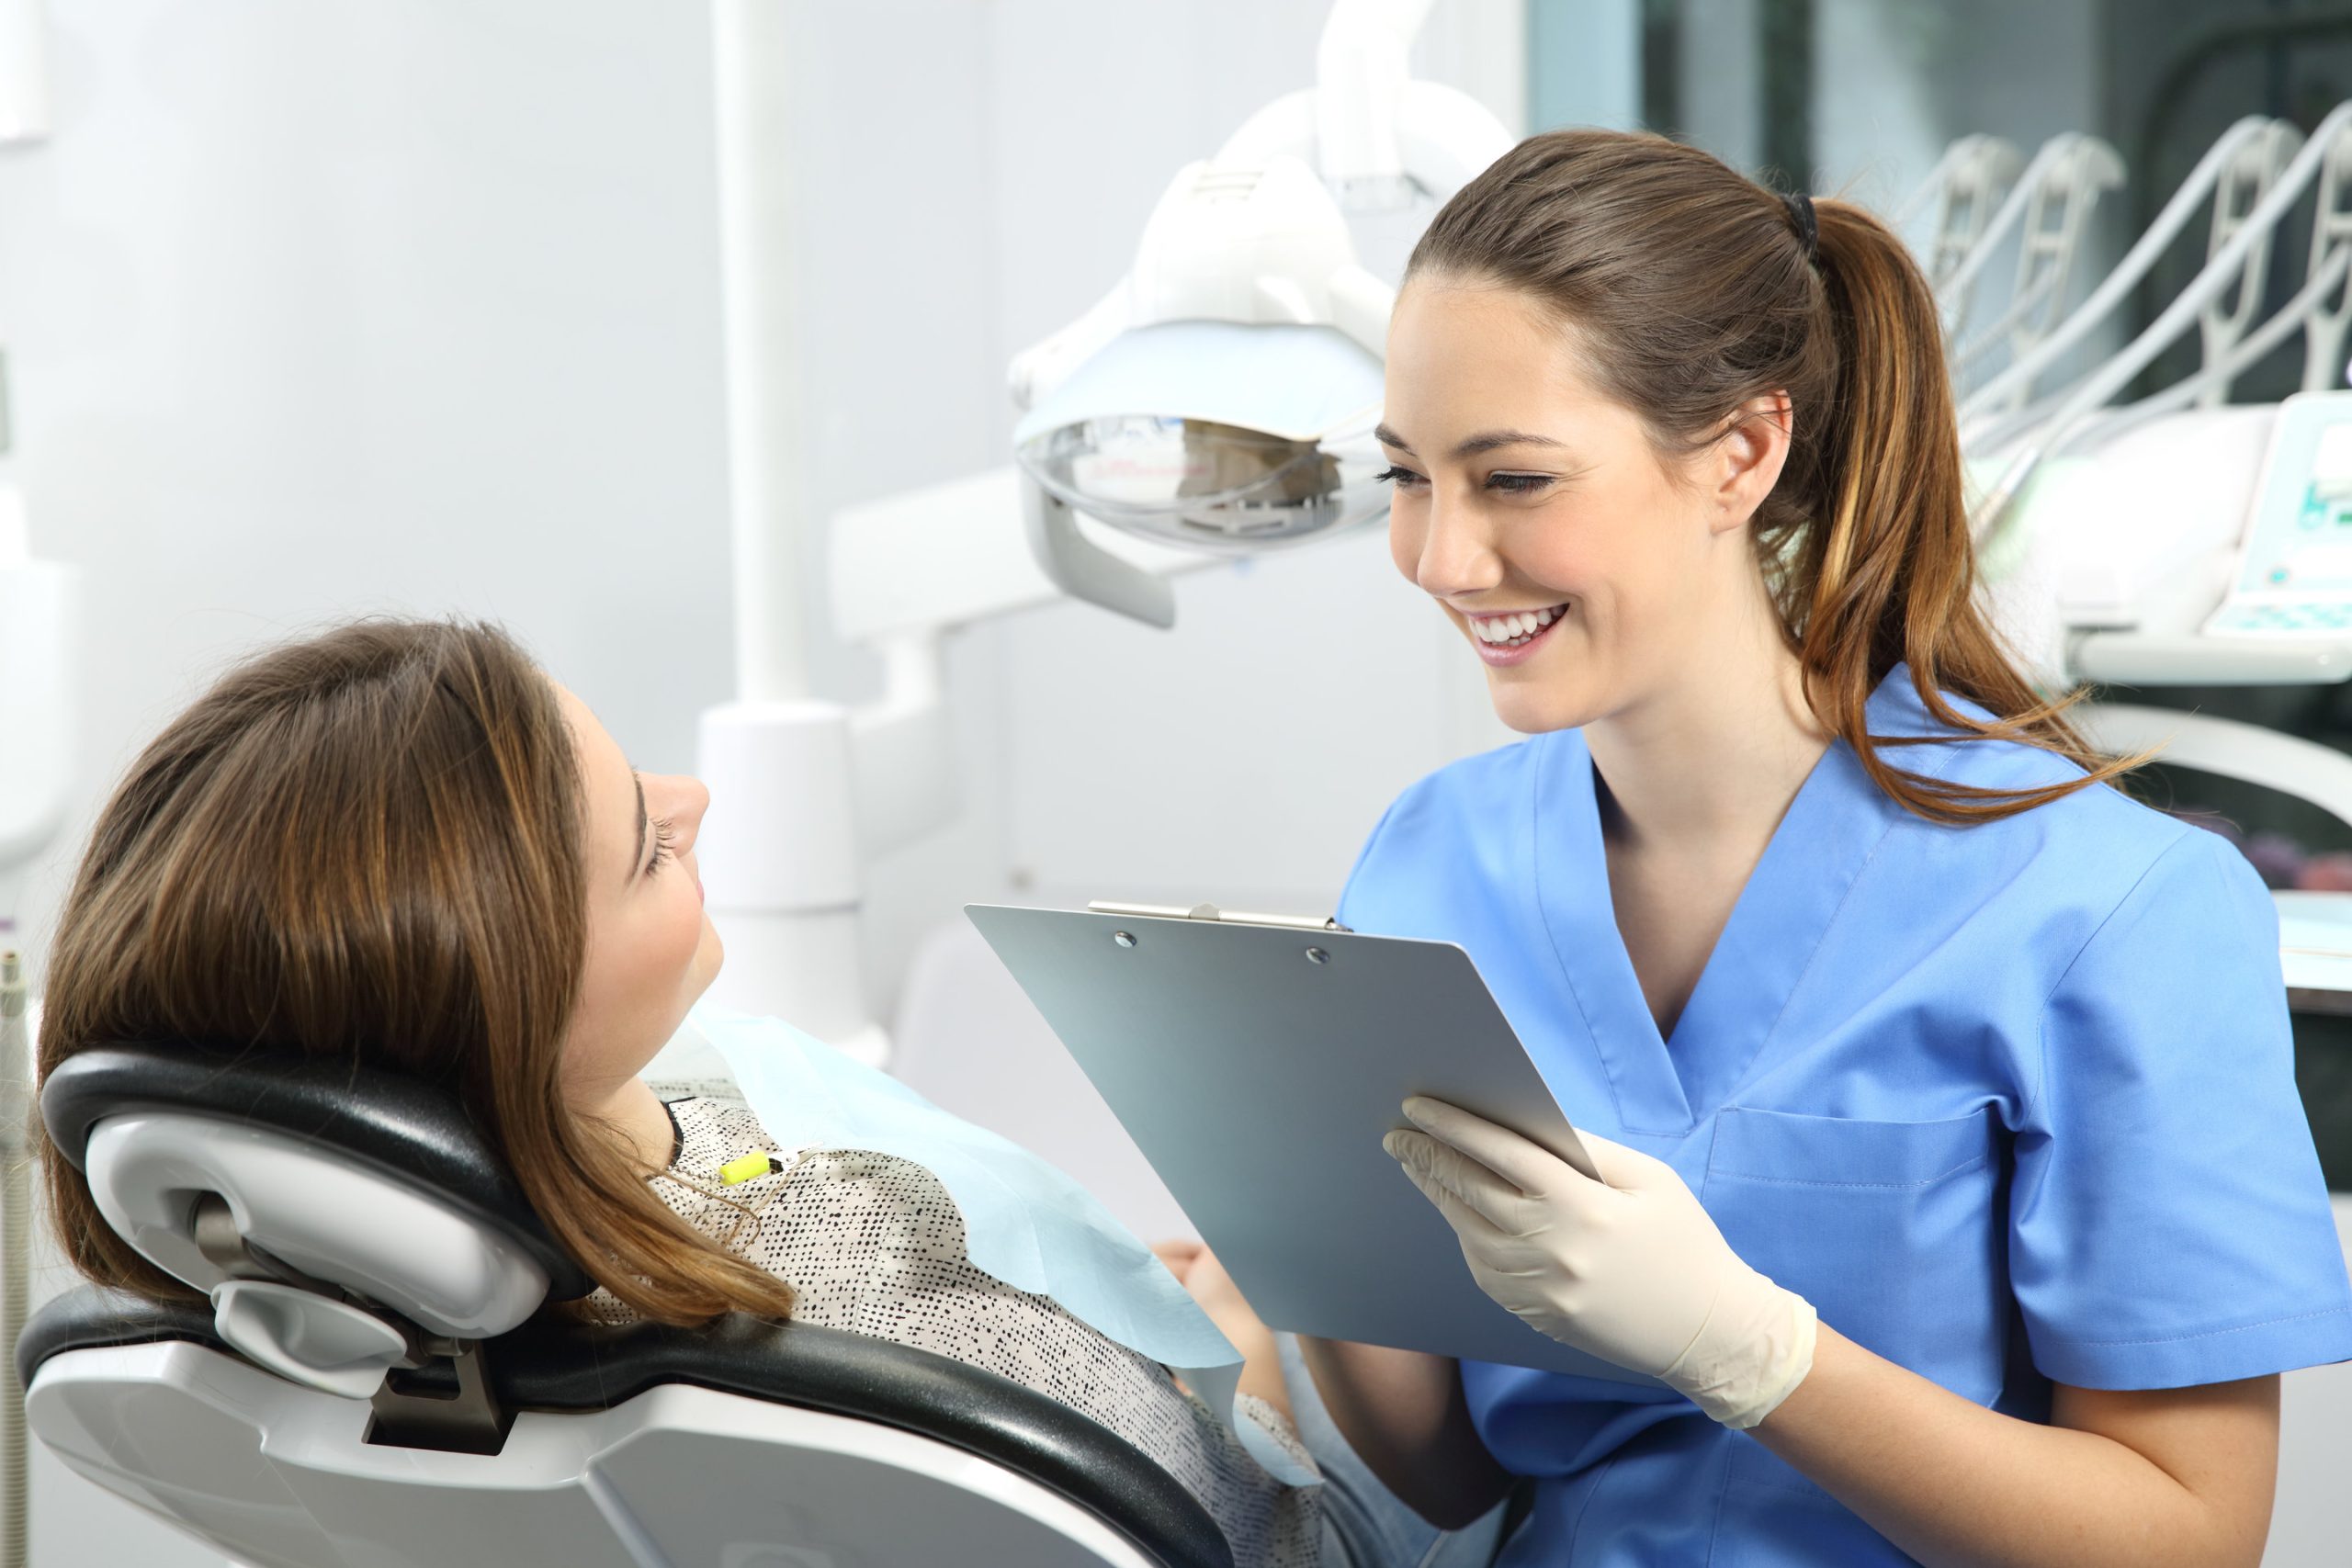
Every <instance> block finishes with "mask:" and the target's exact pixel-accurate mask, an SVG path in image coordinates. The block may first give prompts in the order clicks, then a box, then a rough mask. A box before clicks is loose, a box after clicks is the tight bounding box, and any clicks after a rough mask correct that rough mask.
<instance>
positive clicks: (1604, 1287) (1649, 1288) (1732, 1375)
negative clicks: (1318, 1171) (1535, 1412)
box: [1381, 1096, 1816, 1430]
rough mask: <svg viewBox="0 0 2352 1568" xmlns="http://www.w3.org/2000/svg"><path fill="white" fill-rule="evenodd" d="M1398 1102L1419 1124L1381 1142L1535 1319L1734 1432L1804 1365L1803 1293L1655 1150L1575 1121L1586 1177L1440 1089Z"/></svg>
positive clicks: (1479, 1274) (1806, 1307) (1507, 1301)
mask: <svg viewBox="0 0 2352 1568" xmlns="http://www.w3.org/2000/svg"><path fill="white" fill-rule="evenodd" d="M1405 1115H1406V1117H1407V1119H1408V1120H1409V1121H1411V1122H1412V1123H1413V1124H1414V1125H1415V1126H1417V1127H1419V1128H1420V1129H1421V1131H1420V1132H1418V1133H1414V1132H1407V1131H1405V1130H1403V1129H1401V1128H1400V1129H1398V1130H1397V1131H1396V1132H1393V1133H1391V1134H1388V1135H1387V1137H1385V1139H1383V1140H1382V1141H1381V1146H1382V1147H1383V1148H1385V1149H1386V1150H1387V1151H1388V1152H1389V1154H1390V1155H1392V1156H1395V1157H1396V1159H1397V1163H1398V1164H1400V1165H1402V1166H1403V1167H1404V1168H1405V1174H1406V1175H1407V1176H1409V1177H1411V1178H1412V1179H1413V1185H1415V1186H1416V1187H1419V1189H1420V1190H1421V1193H1422V1195H1423V1196H1424V1197H1426V1198H1428V1199H1429V1201H1430V1202H1432V1203H1435V1204H1436V1205H1437V1206H1438V1209H1439V1211H1440V1212H1441V1213H1443V1214H1444V1215H1445V1217H1446V1220H1447V1221H1448V1223H1450V1224H1452V1225H1453V1230H1454V1234H1455V1235H1458V1236H1459V1237H1460V1238H1461V1240H1462V1256H1463V1257H1464V1258H1467V1259H1468V1260H1469V1263H1470V1272H1471V1275H1472V1277H1474V1278H1475V1279H1476V1280H1477V1281H1478V1286H1479V1288H1480V1289H1481V1290H1483V1291H1485V1292H1487V1294H1488V1295H1490V1296H1492V1297H1494V1299H1495V1300H1496V1301H1498V1302H1499V1303H1502V1304H1503V1305H1504V1306H1506V1307H1508V1308H1510V1311H1511V1312H1512V1313H1514V1314H1517V1315H1518V1316H1519V1317H1520V1318H1521V1319H1522V1320H1524V1321H1525V1322H1526V1323H1527V1324H1528V1325H1530V1326H1532V1327H1534V1328H1537V1329H1540V1330H1542V1331H1543V1332H1544V1333H1545V1334H1547V1335H1549V1336H1551V1337H1553V1338H1555V1339H1557V1340H1559V1341H1560V1342H1561V1343H1563V1344H1566V1345H1573V1346H1575V1347H1576V1348H1577V1349H1579V1350H1584V1351H1588V1352H1589V1353H1590V1354H1592V1355H1595V1356H1598V1357H1600V1359H1603V1360H1605V1361H1611V1362H1614V1363H1615V1364H1616V1365H1618V1366H1621V1367H1625V1368H1628V1369H1630V1370H1632V1371H1637V1372H1647V1373H1649V1374H1650V1375H1651V1376H1653V1377H1656V1378H1657V1379H1659V1380H1660V1381H1662V1382H1665V1383H1666V1384H1667V1385H1668V1387H1671V1388H1673V1389H1676V1390H1678V1391H1679V1392H1680V1393H1684V1394H1687V1395H1688V1396H1690V1398H1691V1400H1692V1402H1694V1403H1695V1404H1697V1405H1698V1406H1699V1408H1700V1409H1702V1410H1703V1411H1705V1412H1706V1413H1707V1414H1708V1415H1710V1416H1713V1417H1714V1418H1715V1419H1716V1420H1718V1421H1720V1422H1722V1423H1723V1424H1724V1426H1726V1427H1734V1428H1736V1429H1741V1430H1745V1429H1746V1428H1747V1427H1753V1426H1755V1425H1756V1424H1757V1423H1758V1421H1761V1420H1763V1419H1764V1417H1765V1416H1770V1414H1771V1413H1772V1412H1773V1411H1774V1410H1775V1409H1776V1408H1778V1407H1779V1405H1780V1403H1781V1401H1782V1400H1783V1399H1786V1398H1787V1397H1788V1396H1789V1394H1790V1393H1792V1391H1794V1389H1795V1388H1796V1386H1797V1384H1798V1383H1799V1382H1803V1381H1804V1375H1805V1373H1807V1372H1808V1371H1812V1370H1813V1346H1814V1337H1815V1325H1816V1320H1815V1315H1814V1310H1813V1306H1812V1303H1809V1302H1807V1301H1806V1300H1805V1299H1804V1297H1803V1296H1800V1295H1798V1294H1796V1293H1795V1292H1792V1291H1786V1290H1783V1289H1781V1287H1780V1286H1778V1285H1776V1284H1774V1283H1773V1282H1772V1281H1771V1280H1768V1279H1766V1278H1765V1277H1764V1276H1763V1275H1761V1274H1759V1273H1758V1272H1757V1271H1756V1270H1755V1269H1750V1268H1749V1267H1748V1266H1747V1264H1745V1263H1743V1262H1741V1261H1740V1260H1739V1257H1738V1255H1737V1254H1736V1253H1735V1252H1733V1251H1732V1249H1731V1247H1730V1246H1729V1245H1728V1244H1727V1243H1726V1242H1725V1241H1724V1238H1723V1233H1722V1232H1721V1231H1718V1230H1717V1229H1716V1228H1715V1222H1714V1221H1713V1220H1712V1219H1710V1218H1708V1216H1707V1211H1706V1210H1704V1209H1702V1208H1701V1207H1700V1206H1699V1200H1698V1199H1697V1198H1696V1197H1694V1196H1693V1195H1692V1194H1691V1189H1690V1188H1689V1187H1688V1186H1687V1185H1685V1184H1684V1182H1683V1180H1682V1178H1680V1177H1679V1176H1677V1175H1676V1174H1675V1173H1674V1168H1672V1167H1671V1166H1669V1165H1668V1164H1666V1163H1665V1162H1664V1161H1663V1160H1657V1159H1653V1158H1652V1157H1650V1156H1648V1155H1645V1154H1643V1153H1641V1152H1640V1151H1638V1150H1635V1149H1629V1148H1627V1147H1625V1146H1624V1145H1623V1144H1612V1143H1611V1142H1610V1141H1609V1140H1608V1139H1606V1138H1597V1137H1594V1136H1593V1135H1592V1134H1589V1133H1582V1132H1580V1133H1579V1134H1577V1135H1578V1136H1579V1137H1580V1138H1581V1139H1582V1140H1583V1142H1584V1146H1585V1147H1586V1148H1587V1149H1588V1150H1589V1151H1590V1152H1591V1155H1592V1160H1593V1164H1594V1165H1595V1166H1596V1167H1597V1168H1599V1169H1600V1174H1601V1177H1602V1180H1601V1181H1595V1180H1593V1179H1590V1178H1589V1177H1587V1176H1584V1175H1582V1174H1580V1173H1579V1172H1577V1171H1576V1170H1574V1169H1572V1168H1569V1167H1568V1166H1567V1165H1566V1164H1564V1163H1562V1162H1561V1161H1560V1160H1559V1159H1557V1158H1555V1156H1553V1155H1551V1154H1550V1153H1549V1152H1547V1151H1546V1150H1544V1149H1543V1148H1541V1147H1539V1146H1538V1145H1534V1144H1532V1143H1529V1142H1528V1141H1527V1140H1526V1139H1525V1138H1522V1137H1521V1136H1520V1135H1519V1134H1516V1133H1514V1132H1511V1131H1510V1129H1509V1128H1505V1127H1498V1126H1496V1125H1495V1124H1494V1123H1493V1122H1488V1121H1486V1120H1484V1119H1483V1118H1481V1117H1477V1116H1474V1115H1472V1114H1471V1113H1470V1112H1469V1111H1464V1110H1461V1109H1459V1108H1458V1107H1455V1106H1452V1105H1447V1104H1445V1103H1444V1102H1442V1101H1441V1100H1426V1099H1422V1098H1420V1097H1418V1096H1416V1097H1415V1098H1414V1099H1411V1100H1407V1101H1406V1102H1405Z"/></svg>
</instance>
